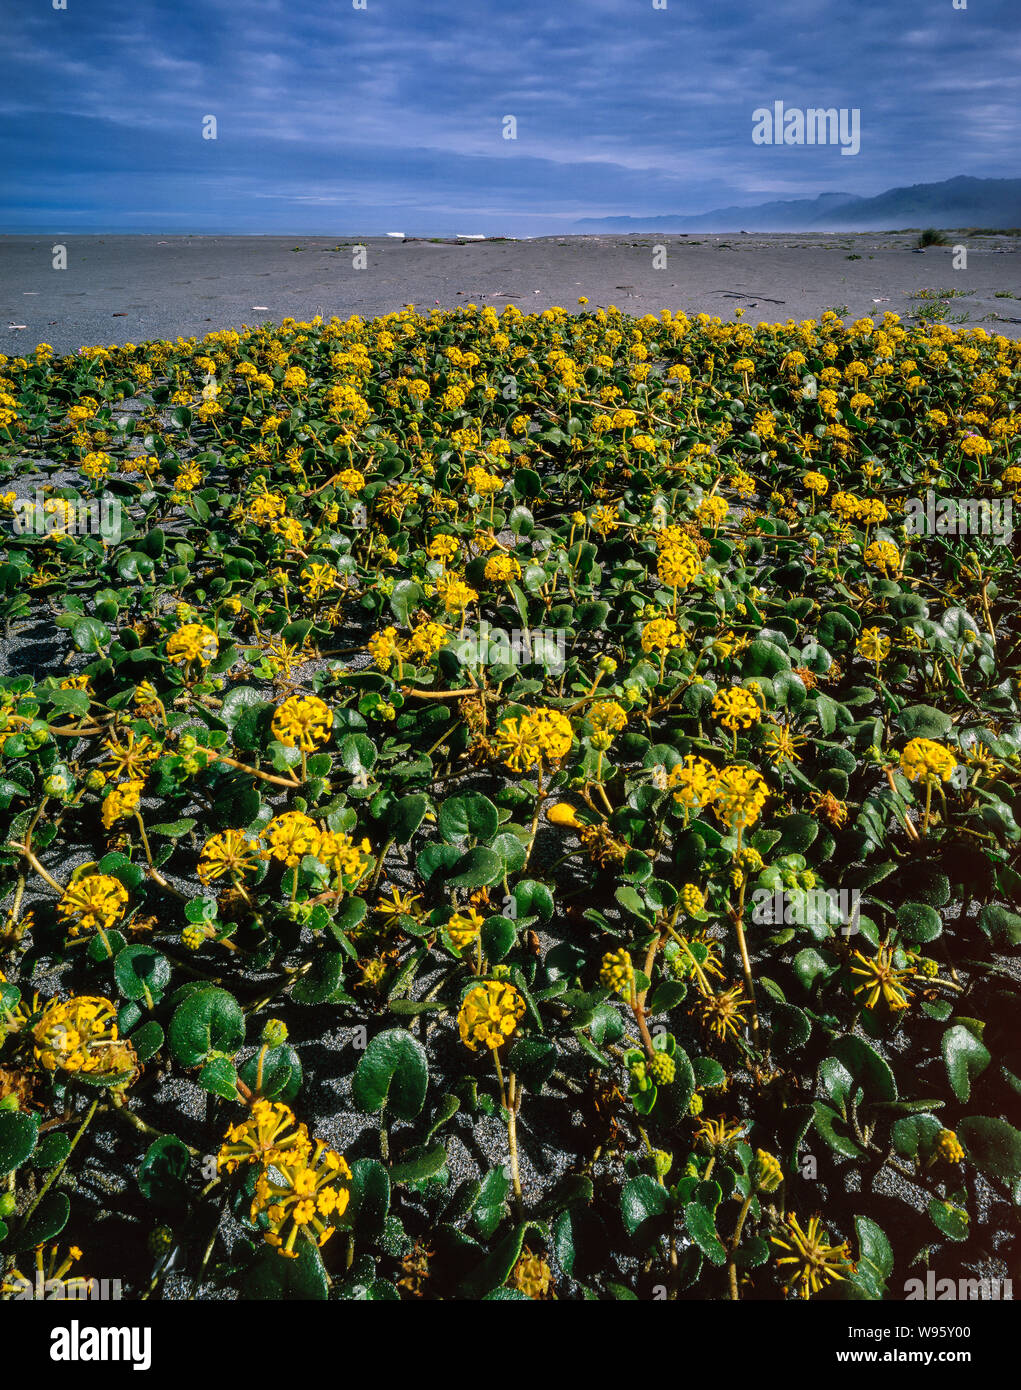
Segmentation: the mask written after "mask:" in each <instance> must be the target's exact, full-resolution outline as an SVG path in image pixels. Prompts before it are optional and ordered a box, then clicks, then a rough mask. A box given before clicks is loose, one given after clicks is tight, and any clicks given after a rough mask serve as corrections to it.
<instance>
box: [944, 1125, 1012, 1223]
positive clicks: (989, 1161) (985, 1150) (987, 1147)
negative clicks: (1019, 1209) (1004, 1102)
mask: <svg viewBox="0 0 1021 1390" xmlns="http://www.w3.org/2000/svg"><path fill="white" fill-rule="evenodd" d="M957 1138H958V1139H959V1140H960V1142H961V1144H962V1146H963V1148H964V1152H965V1153H966V1154H967V1156H968V1158H969V1159H970V1160H971V1161H972V1163H974V1165H975V1167H976V1168H977V1169H978V1170H979V1172H980V1173H983V1174H985V1176H986V1177H989V1178H996V1179H998V1180H999V1181H1000V1182H1002V1183H1003V1184H1004V1186H1005V1187H1007V1188H1008V1190H1009V1191H1010V1194H1011V1200H1012V1201H1013V1202H1014V1203H1015V1204H1018V1203H1021V1132H1019V1131H1018V1130H1016V1129H1015V1128H1014V1126H1013V1125H1009V1124H1008V1123H1007V1121H1006V1120H1000V1119H996V1118H993V1117H991V1116H988V1115H969V1116H968V1117H967V1119H964V1120H961V1121H960V1123H959V1124H958V1126H957Z"/></svg>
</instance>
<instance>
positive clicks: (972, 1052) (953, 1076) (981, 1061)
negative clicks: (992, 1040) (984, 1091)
mask: <svg viewBox="0 0 1021 1390" xmlns="http://www.w3.org/2000/svg"><path fill="white" fill-rule="evenodd" d="M941 1047H942V1051H943V1061H944V1062H945V1063H946V1068H947V1076H948V1077H949V1079H950V1085H951V1087H952V1088H953V1092H954V1095H955V1096H956V1097H957V1099H958V1100H960V1101H966V1100H969V1099H970V1097H971V1083H972V1082H973V1081H974V1080H975V1078H976V1076H981V1074H982V1073H983V1072H984V1071H985V1069H986V1067H988V1065H989V1063H990V1062H991V1061H992V1057H991V1056H990V1053H989V1049H988V1048H987V1047H986V1046H985V1045H984V1044H983V1043H981V1042H980V1041H979V1040H978V1038H976V1036H975V1034H974V1033H972V1032H971V1031H970V1030H969V1029H968V1028H965V1027H964V1025H963V1024H960V1023H958V1024H956V1025H955V1026H954V1027H953V1028H948V1029H947V1031H946V1032H945V1033H944V1034H943V1041H942V1044H941Z"/></svg>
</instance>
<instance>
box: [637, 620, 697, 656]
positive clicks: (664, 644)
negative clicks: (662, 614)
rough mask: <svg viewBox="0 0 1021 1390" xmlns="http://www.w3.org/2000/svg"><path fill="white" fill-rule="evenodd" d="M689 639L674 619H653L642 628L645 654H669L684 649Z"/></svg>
mask: <svg viewBox="0 0 1021 1390" xmlns="http://www.w3.org/2000/svg"><path fill="white" fill-rule="evenodd" d="M686 640H687V639H686V638H685V636H684V633H683V632H681V631H680V630H679V629H678V626H677V624H676V623H675V622H674V620H673V618H653V619H652V621H651V622H648V623H646V624H645V626H644V627H643V628H642V651H643V652H664V653H665V652H668V651H670V650H671V649H672V648H675V647H683V646H684V644H685V641H686Z"/></svg>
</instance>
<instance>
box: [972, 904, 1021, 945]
mask: <svg viewBox="0 0 1021 1390" xmlns="http://www.w3.org/2000/svg"><path fill="white" fill-rule="evenodd" d="M978 924H979V926H980V927H981V928H982V930H983V931H984V932H985V934H986V936H988V937H989V939H990V941H992V942H993V943H994V944H997V945H998V944H1001V943H1006V944H1008V945H1011V946H1018V945H1021V917H1019V916H1018V914H1017V913H1016V912H1011V911H1010V909H1009V908H1006V907H1001V906H1000V904H999V903H986V905H985V906H984V907H983V908H982V909H981V910H980V912H979V914H978Z"/></svg>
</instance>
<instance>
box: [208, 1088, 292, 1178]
mask: <svg viewBox="0 0 1021 1390" xmlns="http://www.w3.org/2000/svg"><path fill="white" fill-rule="evenodd" d="M295 1125H296V1120H295V1117H294V1113H293V1111H291V1110H290V1109H288V1107H287V1106H286V1105H284V1104H282V1103H280V1102H272V1101H268V1100H257V1101H256V1102H255V1103H254V1105H253V1106H252V1108H251V1110H250V1111H249V1113H248V1118H247V1119H245V1120H244V1121H242V1123H241V1124H237V1125H231V1126H230V1128H229V1129H228V1130H227V1133H226V1135H225V1137H224V1140H223V1144H222V1145H221V1146H220V1152H219V1153H218V1154H217V1157H216V1165H217V1167H218V1168H224V1169H226V1171H227V1172H228V1173H233V1172H236V1170H237V1169H238V1168H239V1167H240V1165H241V1164H242V1163H259V1164H263V1165H266V1164H270V1163H272V1164H276V1162H277V1160H278V1159H287V1158H294V1157H297V1156H298V1155H299V1154H306V1153H308V1151H309V1150H310V1149H311V1147H312V1141H311V1140H310V1139H309V1137H308V1130H307V1128H306V1127H305V1126H304V1125H297V1128H295Z"/></svg>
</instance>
